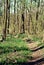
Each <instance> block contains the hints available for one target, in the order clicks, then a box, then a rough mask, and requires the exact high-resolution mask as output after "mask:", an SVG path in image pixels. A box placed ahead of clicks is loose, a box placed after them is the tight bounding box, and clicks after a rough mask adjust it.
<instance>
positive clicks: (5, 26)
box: [2, 0, 7, 40]
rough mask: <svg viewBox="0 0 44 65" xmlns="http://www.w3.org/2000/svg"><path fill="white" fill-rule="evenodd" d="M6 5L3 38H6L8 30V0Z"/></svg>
mask: <svg viewBox="0 0 44 65" xmlns="http://www.w3.org/2000/svg"><path fill="white" fill-rule="evenodd" d="M5 3H6V6H5V25H4V29H3V35H2V40H6V30H7V0H6V2H5Z"/></svg>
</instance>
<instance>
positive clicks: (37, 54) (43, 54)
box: [27, 42, 44, 65]
mask: <svg viewBox="0 0 44 65" xmlns="http://www.w3.org/2000/svg"><path fill="white" fill-rule="evenodd" d="M39 44H40V43H38V42H31V43H29V42H27V46H28V48H29V49H30V50H32V51H33V52H32V57H33V59H32V60H29V62H35V65H44V46H43V45H39ZM42 59H43V61H42ZM39 63H40V64H39Z"/></svg>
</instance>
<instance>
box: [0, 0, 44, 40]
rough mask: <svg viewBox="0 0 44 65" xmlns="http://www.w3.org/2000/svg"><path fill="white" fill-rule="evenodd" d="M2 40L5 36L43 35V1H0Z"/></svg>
mask: <svg viewBox="0 0 44 65" xmlns="http://www.w3.org/2000/svg"><path fill="white" fill-rule="evenodd" d="M0 27H2V29H1V32H2V31H3V32H2V33H1V34H2V38H3V39H5V38H6V35H7V34H12V35H17V34H22V33H26V34H32V35H33V34H36V35H38V36H40V37H43V33H44V0H3V1H2V0H0Z"/></svg>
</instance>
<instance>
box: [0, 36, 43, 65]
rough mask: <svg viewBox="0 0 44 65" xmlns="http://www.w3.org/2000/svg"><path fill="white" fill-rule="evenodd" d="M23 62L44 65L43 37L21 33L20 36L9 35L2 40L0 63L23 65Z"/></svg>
mask: <svg viewBox="0 0 44 65" xmlns="http://www.w3.org/2000/svg"><path fill="white" fill-rule="evenodd" d="M15 63H16V64H15ZM19 63H20V64H19ZM22 63H25V65H29V64H30V65H44V43H42V42H41V39H39V38H36V37H32V38H31V39H29V38H28V37H27V36H26V35H19V36H18V38H15V37H11V36H9V37H7V39H6V41H4V42H0V64H3V65H4V64H5V65H7V64H8V65H13V64H14V65H23V64H22Z"/></svg>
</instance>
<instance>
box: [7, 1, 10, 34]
mask: <svg viewBox="0 0 44 65" xmlns="http://www.w3.org/2000/svg"><path fill="white" fill-rule="evenodd" d="M7 21H8V22H7V33H8V34H9V25H10V0H7Z"/></svg>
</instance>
